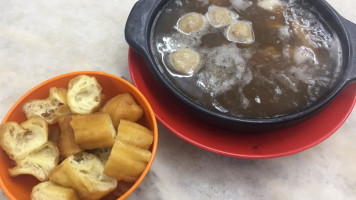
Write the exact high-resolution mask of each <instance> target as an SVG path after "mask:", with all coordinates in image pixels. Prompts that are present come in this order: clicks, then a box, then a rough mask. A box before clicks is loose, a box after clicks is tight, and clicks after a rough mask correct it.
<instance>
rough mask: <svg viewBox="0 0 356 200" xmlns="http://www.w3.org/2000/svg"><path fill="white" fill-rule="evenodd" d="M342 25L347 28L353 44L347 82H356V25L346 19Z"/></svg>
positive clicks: (343, 19)
mask: <svg viewBox="0 0 356 200" xmlns="http://www.w3.org/2000/svg"><path fill="white" fill-rule="evenodd" d="M342 23H343V24H344V26H345V28H346V31H347V34H348V36H349V39H350V44H351V52H350V56H351V71H350V72H349V73H348V74H347V75H346V78H347V79H346V81H347V82H353V81H356V24H354V23H352V22H350V21H349V20H347V19H345V18H342Z"/></svg>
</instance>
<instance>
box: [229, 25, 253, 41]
mask: <svg viewBox="0 0 356 200" xmlns="http://www.w3.org/2000/svg"><path fill="white" fill-rule="evenodd" d="M226 37H227V39H228V40H229V41H232V42H236V43H240V44H251V43H253V42H254V41H255V34H254V32H253V29H252V24H251V22H248V21H236V22H233V23H232V24H231V25H230V26H229V27H228V29H227V31H226Z"/></svg>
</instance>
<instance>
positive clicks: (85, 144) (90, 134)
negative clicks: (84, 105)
mask: <svg viewBox="0 0 356 200" xmlns="http://www.w3.org/2000/svg"><path fill="white" fill-rule="evenodd" d="M70 126H71V127H72V129H73V131H74V140H75V142H76V143H77V144H78V145H79V146H80V147H81V148H82V149H97V148H105V147H111V146H113V144H114V139H115V137H116V131H115V128H114V126H113V124H112V122H111V118H110V115H109V114H108V113H101V112H98V113H93V114H86V115H73V116H72V121H71V122H70Z"/></svg>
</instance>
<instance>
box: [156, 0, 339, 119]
mask: <svg viewBox="0 0 356 200" xmlns="http://www.w3.org/2000/svg"><path fill="white" fill-rule="evenodd" d="M151 37H152V38H151V47H152V52H153V54H154V55H155V57H157V58H160V59H157V60H156V62H157V65H158V66H159V67H160V68H161V71H162V72H163V73H165V74H166V75H167V76H168V78H169V79H170V81H171V82H172V83H173V84H174V85H175V86H176V87H177V88H178V89H179V90H180V91H181V92H182V93H184V94H185V95H187V96H188V97H189V98H191V99H192V100H194V101H196V102H197V103H199V104H201V105H202V106H204V107H206V108H208V109H211V110H214V111H219V112H222V113H226V114H228V115H233V116H241V117H247V118H266V117H276V116H283V115H287V114H292V113H296V112H298V111H300V110H303V109H304V108H305V107H308V106H309V105H311V104H313V103H314V102H316V101H317V100H318V99H320V98H323V95H324V94H326V93H327V92H328V91H329V90H330V88H331V87H332V86H333V83H334V82H335V81H336V79H337V77H338V75H339V71H340V62H341V59H342V58H341V47H340V42H339V39H338V38H337V37H336V35H335V34H334V33H332V32H331V31H330V29H329V28H328V27H327V26H326V25H325V23H324V21H323V19H321V18H320V17H319V15H318V13H316V12H315V11H314V10H313V8H312V7H311V6H310V5H307V4H306V3H304V2H303V1H295V0H257V1H256V0H255V1H252V0H210V1H209V0H196V1H181V0H174V1H171V2H169V3H168V4H167V5H166V7H165V8H164V9H163V10H162V11H161V13H160V14H159V15H158V16H157V18H156V20H155V23H154V26H153V29H152V34H151Z"/></svg>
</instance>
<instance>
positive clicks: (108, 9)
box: [0, 0, 356, 200]
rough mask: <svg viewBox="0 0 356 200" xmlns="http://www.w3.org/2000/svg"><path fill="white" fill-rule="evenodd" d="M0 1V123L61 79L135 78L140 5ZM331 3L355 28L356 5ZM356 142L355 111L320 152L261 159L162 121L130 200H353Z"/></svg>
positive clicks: (90, 0) (128, 0)
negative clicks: (135, 9) (203, 142)
mask: <svg viewBox="0 0 356 200" xmlns="http://www.w3.org/2000/svg"><path fill="white" fill-rule="evenodd" d="M0 2H1V3H0V5H1V6H0V38H1V39H0V86H1V93H0V120H2V119H3V117H4V116H5V114H6V113H7V111H8V110H9V109H10V107H11V106H12V105H13V104H14V103H15V102H16V100H17V99H18V98H20V97H21V96H22V95H23V94H24V93H25V92H26V91H28V90H29V89H31V88H32V87H34V86H35V85H37V84H39V83H41V82H43V81H44V80H46V79H48V78H51V77H54V76H57V75H59V74H63V73H67V72H72V71H82V70H97V71H105V72H108V73H111V74H115V75H118V76H122V77H125V78H126V79H128V80H130V75H129V70H128V62H127V59H128V48H129V47H128V45H127V43H126V41H125V39H124V26H125V22H126V19H127V16H128V14H129V12H130V10H131V8H132V6H133V5H134V3H135V1H134V0H120V1H109V0H104V1H94V0H77V1H69V0H53V1H44V0H30V1H22V0H12V1H7V0H0ZM328 2H329V3H330V4H331V5H332V6H333V7H334V8H335V9H336V10H337V11H338V12H340V13H341V15H343V16H344V17H346V18H347V19H349V20H351V21H353V22H356V12H355V7H356V1H353V0H344V1H338V0H328ZM355 34H356V33H355ZM330 117H333V116H330ZM355 142H356V110H355V109H354V110H353V112H352V113H351V115H350V116H349V118H348V119H347V120H346V122H345V123H344V124H343V125H342V127H341V128H339V129H338V130H337V131H336V132H335V133H334V134H333V135H332V136H331V137H329V138H328V139H327V140H325V141H324V142H322V143H320V144H318V145H316V146H315V147H312V148H310V149H308V150H305V151H303V152H300V153H297V154H294V155H290V156H285V157H280V158H273V159H260V160H250V159H241V158H233V157H227V156H223V155H218V154H215V153H212V152H209V151H205V150H203V149H200V148H198V147H196V146H194V145H192V144H190V143H188V142H186V141H184V140H182V139H180V138H179V137H177V136H176V135H174V134H173V133H171V132H170V131H169V130H168V129H166V128H165V127H164V126H162V125H161V124H160V123H159V145H158V151H157V155H156V158H155V160H154V163H153V165H152V167H151V170H150V172H149V173H148V175H147V176H146V178H145V179H144V181H143V182H142V183H141V185H140V186H139V187H138V189H137V190H136V191H135V192H134V193H133V194H132V195H130V196H129V198H128V199H131V200H134V199H152V200H153V199H155V200H156V199H170V200H175V199H177V200H178V199H194V200H195V199H246V200H279V199H280V200H285V199H288V200H294V199H296V200H297V199H298V200H299V199H303V200H306V199H312V200H315V199H322V200H336V199H340V200H348V199H349V200H354V199H356V145H355ZM0 199H7V197H6V196H5V195H4V194H2V193H0Z"/></svg>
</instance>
